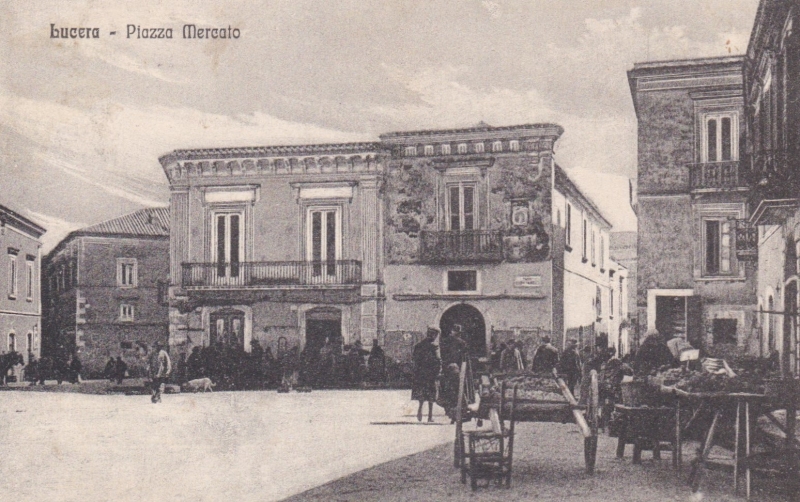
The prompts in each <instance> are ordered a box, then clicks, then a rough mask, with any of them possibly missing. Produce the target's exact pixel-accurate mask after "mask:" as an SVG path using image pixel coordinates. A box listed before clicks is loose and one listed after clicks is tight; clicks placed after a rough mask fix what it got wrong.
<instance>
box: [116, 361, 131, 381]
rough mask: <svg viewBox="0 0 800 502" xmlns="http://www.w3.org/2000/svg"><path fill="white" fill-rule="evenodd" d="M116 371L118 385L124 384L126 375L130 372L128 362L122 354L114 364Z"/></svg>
mask: <svg viewBox="0 0 800 502" xmlns="http://www.w3.org/2000/svg"><path fill="white" fill-rule="evenodd" d="M114 373H115V376H116V378H117V385H122V381H123V380H125V375H126V374H127V373H128V363H126V362H125V361H123V360H122V356H117V360H116V362H115V364H114Z"/></svg>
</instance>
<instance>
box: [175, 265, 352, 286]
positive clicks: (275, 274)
mask: <svg viewBox="0 0 800 502" xmlns="http://www.w3.org/2000/svg"><path fill="white" fill-rule="evenodd" d="M182 268H183V270H182V278H181V279H182V282H181V283H182V285H183V287H184V288H186V289H284V288H299V289H303V288H324V287H342V286H357V285H359V284H360V283H361V262H360V261H355V260H337V261H329V262H311V261H261V262H239V263H184V264H183V265H182Z"/></svg>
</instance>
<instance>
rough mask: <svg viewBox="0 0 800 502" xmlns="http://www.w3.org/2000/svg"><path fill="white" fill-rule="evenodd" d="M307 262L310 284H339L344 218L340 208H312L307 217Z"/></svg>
mask: <svg viewBox="0 0 800 502" xmlns="http://www.w3.org/2000/svg"><path fill="white" fill-rule="evenodd" d="M306 218H307V221H306V229H307V230H306V261H309V262H311V267H310V270H309V272H310V275H311V277H310V282H311V283H313V284H318V283H327V282H337V276H338V275H339V273H338V272H339V270H338V267H337V262H338V261H339V260H341V254H342V218H341V211H340V209H339V208H338V207H311V208H309V209H308V213H307V215H306Z"/></svg>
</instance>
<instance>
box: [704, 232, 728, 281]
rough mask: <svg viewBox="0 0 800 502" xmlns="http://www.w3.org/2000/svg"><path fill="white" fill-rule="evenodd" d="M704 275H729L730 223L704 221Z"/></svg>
mask: <svg viewBox="0 0 800 502" xmlns="http://www.w3.org/2000/svg"><path fill="white" fill-rule="evenodd" d="M704 226H705V229H704V230H705V235H704V238H705V260H704V261H705V273H706V274H707V275H720V274H730V273H731V223H730V222H729V221H728V220H705V221H704Z"/></svg>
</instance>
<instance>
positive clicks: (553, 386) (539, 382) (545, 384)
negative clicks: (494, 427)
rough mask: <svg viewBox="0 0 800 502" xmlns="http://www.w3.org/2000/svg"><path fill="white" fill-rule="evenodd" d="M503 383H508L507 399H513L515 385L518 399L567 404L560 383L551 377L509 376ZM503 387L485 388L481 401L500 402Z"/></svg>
mask: <svg viewBox="0 0 800 502" xmlns="http://www.w3.org/2000/svg"><path fill="white" fill-rule="evenodd" d="M503 381H504V382H505V383H506V399H509V398H510V397H511V392H512V391H511V389H513V387H514V385H517V399H525V400H528V399H530V400H536V401H565V402H566V400H565V399H564V395H563V394H561V390H560V389H559V387H558V383H556V380H555V378H553V377H551V376H543V375H536V374H522V375H514V376H507V377H505V378H504V379H503ZM501 385H502V382H497V383H496V384H493V385H492V386H491V387H490V388H488V389H486V388H484V389H483V391H482V394H481V399H488V400H492V401H498V402H499V400H500V387H501Z"/></svg>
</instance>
